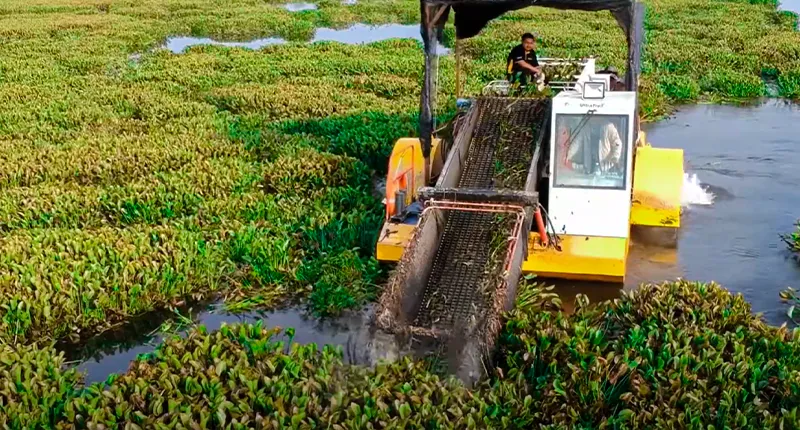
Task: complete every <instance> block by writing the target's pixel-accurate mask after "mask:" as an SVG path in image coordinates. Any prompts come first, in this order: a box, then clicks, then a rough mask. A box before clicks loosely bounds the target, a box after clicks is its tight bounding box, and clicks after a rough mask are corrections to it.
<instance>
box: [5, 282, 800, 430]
mask: <svg viewBox="0 0 800 430" xmlns="http://www.w3.org/2000/svg"><path fill="white" fill-rule="evenodd" d="M576 302H577V303H576V309H575V311H574V312H573V313H571V314H569V315H567V314H565V313H563V312H562V308H561V302H560V299H559V297H558V296H557V295H556V294H554V293H553V292H552V290H551V289H548V288H542V286H541V285H540V284H536V283H534V282H532V281H531V280H529V279H525V280H523V281H522V283H521V285H520V292H519V295H518V297H517V302H516V308H515V309H514V310H513V311H511V312H509V313H508V314H507V315H506V317H507V318H506V322H505V326H504V329H503V332H502V336H501V339H500V343H499V351H498V353H499V355H497V361H496V364H497V366H496V367H495V368H494V369H493V370H491V371H490V374H491V376H490V377H489V378H488V379H486V380H485V381H483V382H481V383H480V384H478V386H477V387H475V388H473V389H470V390H468V389H466V388H465V387H464V386H463V385H461V384H460V383H458V382H456V381H454V380H453V379H451V378H442V377H440V376H437V375H436V374H434V373H432V372H438V371H440V370H441V368H440V367H441V362H439V361H437V359H436V355H435V354H434V355H433V356H431V357H429V358H428V359H426V360H420V361H413V360H411V359H410V358H402V359H400V360H398V361H396V362H394V363H390V364H389V363H381V364H378V365H377V366H375V367H374V368H366V367H359V366H352V365H346V364H344V363H343V362H342V351H341V349H340V348H334V347H331V346H327V347H324V348H322V349H321V350H320V349H318V347H317V346H316V345H297V344H293V343H292V338H293V335H294V333H293V331H291V330H287V331H286V332H285V333H281V332H280V331H279V330H277V329H268V328H265V327H263V326H261V324H260V323H257V324H238V325H233V326H228V325H223V326H222V328H221V329H220V330H218V331H216V332H213V333H208V332H207V331H206V330H205V328H204V327H202V326H200V327H194V328H192V329H190V330H189V332H188V333H187V336H186V337H185V338H179V337H172V338H169V339H167V340H165V341H164V343H163V344H162V345H161V346H159V347H158V348H157V349H156V351H155V352H153V353H151V354H147V355H144V356H141V357H140V358H139V359H137V360H136V361H134V362H133V363H132V364H131V367H130V368H129V370H128V371H127V372H125V373H124V374H122V375H119V376H117V377H113V378H109V380H108V381H106V382H105V383H104V384H95V385H92V386H90V387H86V388H85V389H81V388H80V378H79V375H77V374H75V373H74V372H71V371H70V372H63V371H62V370H61V365H62V362H61V361H59V360H60V358H59V357H58V356H57V355H56V354H55V353H54V352H52V350H49V349H36V348H35V347H33V348H32V347H24V349H22V350H20V349H14V348H10V347H6V348H5V349H0V375H3V377H4V378H6V380H7V381H9V382H10V383H7V384H6V385H4V386H3V387H2V388H0V408H2V411H3V412H5V413H4V414H0V425H6V426H9V427H11V428H32V427H36V426H42V427H51V428H99V427H100V426H104V427H106V428H111V427H117V426H125V425H127V426H128V427H129V428H137V427H138V428H155V427H159V426H161V427H165V428H172V427H175V428H177V427H188V428H191V427H194V426H200V427H202V426H206V427H207V428H208V427H225V428H227V427H228V426H230V428H240V427H242V428H247V427H248V426H250V427H255V428H268V427H269V428H275V427H281V426H284V427H297V428H309V427H311V428H313V427H320V426H325V427H331V428H356V427H362V428H369V427H381V428H519V429H523V428H531V427H545V428H572V427H581V428H709V427H711V426H713V427H714V428H726V427H730V428H781V427H783V428H796V427H797V426H798V425H800V422H798V416H797V413H798V409H799V408H800V406H798V405H800V379H798V372H800V331H798V330H795V331H789V330H788V329H787V328H785V327H781V328H777V327H771V326H769V325H767V324H766V323H764V322H763V321H762V320H761V319H760V317H758V316H757V315H754V314H752V313H751V310H750V307H749V305H748V304H747V302H745V301H744V298H743V297H742V296H741V295H732V294H730V293H728V292H727V291H725V290H724V289H722V288H721V287H719V286H717V285H715V284H700V283H690V282H684V281H678V282H671V283H665V284H661V285H644V286H642V287H641V288H640V289H638V290H635V291H632V292H628V293H625V294H624V295H623V296H622V297H621V298H619V299H616V300H613V301H607V302H601V303H589V301H588V299H586V298H585V297H583V296H581V297H579V298H577V299H576ZM9 423H10V424H9Z"/></svg>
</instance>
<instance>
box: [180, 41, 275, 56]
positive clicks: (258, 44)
mask: <svg viewBox="0 0 800 430" xmlns="http://www.w3.org/2000/svg"><path fill="white" fill-rule="evenodd" d="M284 43H286V41H285V40H283V39H280V38H277V37H268V38H264V39H256V40H251V41H249V42H220V41H218V40H214V39H209V38H207V37H170V38H169V39H167V43H166V44H165V45H164V47H165V48H166V49H168V50H170V51H172V52H173V53H175V54H180V53H182V52H184V51H186V49H188V48H190V47H192V46H197V45H216V46H225V47H228V48H247V49H261V48H263V47H265V46H270V45H282V44H284Z"/></svg>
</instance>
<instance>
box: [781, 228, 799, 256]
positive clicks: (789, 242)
mask: <svg viewBox="0 0 800 430" xmlns="http://www.w3.org/2000/svg"><path fill="white" fill-rule="evenodd" d="M781 240H783V242H784V243H785V244H786V246H787V248H788V249H789V251H790V252H792V253H795V254H798V253H800V221H798V222H797V223H795V231H794V232H792V233H790V234H785V235H782V236H781Z"/></svg>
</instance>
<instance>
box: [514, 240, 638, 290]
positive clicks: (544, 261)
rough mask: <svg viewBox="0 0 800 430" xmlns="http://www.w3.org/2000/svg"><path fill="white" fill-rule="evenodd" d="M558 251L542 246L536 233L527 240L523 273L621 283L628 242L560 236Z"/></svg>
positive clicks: (623, 275) (623, 278)
mask: <svg viewBox="0 0 800 430" xmlns="http://www.w3.org/2000/svg"><path fill="white" fill-rule="evenodd" d="M559 237H560V238H561V242H560V245H561V250H560V251H558V250H556V249H555V248H553V247H552V246H550V247H547V248H545V247H543V246H542V245H541V242H540V240H539V234H538V233H531V234H530V237H529V240H528V258H527V259H526V260H525V261H524V262H523V263H522V271H523V272H524V273H534V274H536V275H537V276H541V277H546V278H561V279H572V280H584V281H600V282H624V281H625V266H626V260H627V258H628V239H626V238H616V237H594V236H568V235H562V236H559Z"/></svg>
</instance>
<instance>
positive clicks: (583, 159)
mask: <svg viewBox="0 0 800 430" xmlns="http://www.w3.org/2000/svg"><path fill="white" fill-rule="evenodd" d="M555 134H556V138H555V155H556V159H555V168H554V171H555V177H554V178H553V183H554V186H556V187H572V188H605V189H619V190H624V189H625V179H626V178H625V173H626V172H625V170H626V167H627V165H628V116H627V115H600V114H570V115H567V114H558V115H556V128H555Z"/></svg>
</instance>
